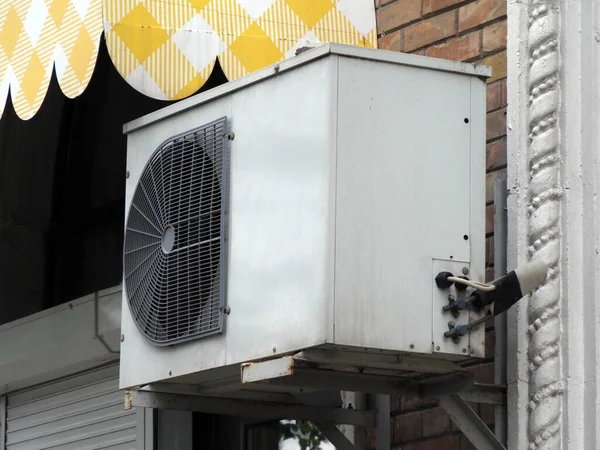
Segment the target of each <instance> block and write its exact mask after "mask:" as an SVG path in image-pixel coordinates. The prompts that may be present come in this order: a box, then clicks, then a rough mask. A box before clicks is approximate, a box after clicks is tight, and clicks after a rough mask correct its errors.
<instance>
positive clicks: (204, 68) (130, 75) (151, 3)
mask: <svg viewBox="0 0 600 450" xmlns="http://www.w3.org/2000/svg"><path fill="white" fill-rule="evenodd" d="M103 31H104V38H105V39H106V44H107V48H108V51H109V54H110V57H111V59H112V61H113V63H114V65H115V67H116V68H117V70H118V71H119V73H120V74H121V75H122V76H123V78H124V79H125V80H127V82H128V83H129V84H130V85H131V86H133V87H134V88H135V89H137V90H138V91H140V92H142V93H143V94H145V95H147V96H150V97H152V98H156V99H162V100H176V99H181V98H185V97H187V96H189V95H191V94H193V93H194V92H196V91H197V90H198V89H199V88H200V87H201V86H202V85H203V84H204V82H205V81H206V80H207V78H208V77H209V75H210V73H211V71H212V70H213V67H214V65H215V61H216V58H218V59H219V63H220V65H221V67H222V68H223V71H224V72H225V75H226V76H227V78H228V79H229V80H233V79H236V78H239V77H240V76H243V75H245V74H247V73H250V72H253V71H255V70H258V69H261V68H263V67H265V66H267V65H270V64H273V63H275V62H278V61H281V60H283V59H286V58H288V57H291V56H293V55H294V54H295V51H296V49H297V48H298V47H303V46H306V45H315V44H318V43H326V42H338V43H345V44H351V45H357V46H364V47H376V45H377V38H376V29H375V7H374V1H373V0H0V115H1V113H2V110H3V109H4V105H5V103H6V100H7V96H8V93H9V91H10V96H11V98H12V102H13V104H14V107H15V110H16V112H17V114H18V115H19V117H21V118H22V119H25V120H26V119H29V118H31V117H33V116H34V115H35V113H36V112H37V111H38V109H39V107H40V106H41V104H42V101H43V99H44V96H45V95H46V91H47V90H48V85H49V82H50V77H51V75H52V70H55V72H56V75H57V78H58V81H59V84H60V87H61V89H62V91H63V92H64V94H65V95H66V96H68V97H70V98H73V97H76V96H78V95H80V94H81V93H82V92H83V91H84V90H85V88H86V87H87V85H88V83H89V81H90V78H91V76H92V73H93V70H94V65H95V62H96V58H97V56H98V45H99V41H100V37H101V35H102V32H103Z"/></svg>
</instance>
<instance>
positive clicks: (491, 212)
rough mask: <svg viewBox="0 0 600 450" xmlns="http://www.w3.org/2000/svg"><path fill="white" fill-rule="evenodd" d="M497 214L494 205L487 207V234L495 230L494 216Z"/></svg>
mask: <svg viewBox="0 0 600 450" xmlns="http://www.w3.org/2000/svg"><path fill="white" fill-rule="evenodd" d="M495 215H496V212H495V209H494V205H490V206H487V207H486V208H485V234H492V233H493V232H494V217H495Z"/></svg>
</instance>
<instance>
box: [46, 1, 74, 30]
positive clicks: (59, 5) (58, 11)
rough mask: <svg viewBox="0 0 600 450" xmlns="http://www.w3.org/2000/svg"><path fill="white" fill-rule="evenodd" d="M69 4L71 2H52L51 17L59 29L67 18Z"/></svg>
mask: <svg viewBox="0 0 600 450" xmlns="http://www.w3.org/2000/svg"><path fill="white" fill-rule="evenodd" d="M69 3H70V0H53V1H52V2H50V17H52V20H53V21H54V23H55V24H56V26H57V27H60V25H61V23H62V21H63V19H64V18H65V14H66V12H67V9H68V8H69Z"/></svg>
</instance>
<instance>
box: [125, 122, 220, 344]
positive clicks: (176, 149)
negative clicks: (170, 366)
mask: <svg viewBox="0 0 600 450" xmlns="http://www.w3.org/2000/svg"><path fill="white" fill-rule="evenodd" d="M225 133H226V118H221V119H219V120H218V121H215V122H213V123H211V124H208V125H205V126H203V127H200V128H197V129H195V130H192V131H190V132H188V133H185V134H184V135H180V136H177V137H174V138H172V139H171V140H169V141H168V142H166V143H165V144H163V145H162V146H161V147H159V148H158V150H156V151H155V152H154V154H153V155H152V157H151V158H150V161H149V162H148V164H147V165H146V167H145V168H144V171H143V173H142V175H141V177H140V179H139V182H138V185H137V188H136V190H135V193H134V195H133V199H132V201H131V205H130V209H129V216H128V218H127V224H126V230H125V249H124V262H123V267H124V272H125V291H126V297H127V300H128V303H129V306H130V309H131V313H132V316H133V319H134V321H135V322H136V324H137V326H138V328H139V329H140V331H141V332H142V333H143V334H144V335H145V336H146V337H147V338H148V339H150V340H151V341H152V342H154V343H157V344H163V345H166V344H173V343H176V342H181V341H184V340H188V339H192V338H199V337H203V336H207V335H211V334H214V333H218V332H221V330H222V328H223V312H222V311H223V306H224V296H225V295H224V286H225V284H224V283H225V281H224V273H223V272H224V260H225V258H224V249H225V227H224V224H225V213H226V210H225V205H226V201H225V200H226V199H225V189H224V185H226V181H227V180H226V166H227V164H226V160H225V157H226V155H225V142H224V140H225Z"/></svg>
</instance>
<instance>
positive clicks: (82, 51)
mask: <svg viewBox="0 0 600 450" xmlns="http://www.w3.org/2000/svg"><path fill="white" fill-rule="evenodd" d="M94 49H95V44H94V42H93V41H92V39H91V38H90V35H89V33H88V32H87V30H86V28H85V25H83V24H82V25H81V27H80V28H79V33H78V34H77V38H76V39H75V45H74V47H73V51H72V52H71V55H70V56H69V62H70V63H71V67H72V68H73V72H74V73H75V76H76V77H77V79H78V80H79V81H80V82H83V81H84V80H85V78H86V75H87V71H88V67H89V64H88V55H90V54H92V53H93V52H94Z"/></svg>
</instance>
